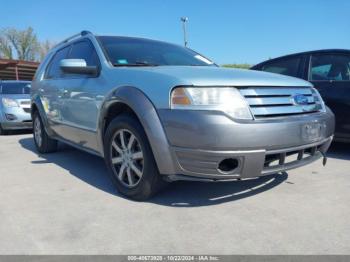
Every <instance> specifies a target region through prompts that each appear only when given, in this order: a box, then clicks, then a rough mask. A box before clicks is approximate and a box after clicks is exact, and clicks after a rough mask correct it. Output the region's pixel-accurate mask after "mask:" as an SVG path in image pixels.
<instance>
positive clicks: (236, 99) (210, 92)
mask: <svg viewBox="0 0 350 262" xmlns="http://www.w3.org/2000/svg"><path fill="white" fill-rule="evenodd" d="M171 108H172V109H190V110H218V111H222V112H225V113H226V114H228V115H230V116H231V117H233V118H237V119H252V114H251V113H250V110H249V106H248V104H247V102H246V100H245V99H244V98H243V97H242V96H241V94H240V92H239V91H238V90H237V89H236V88H233V87H186V88H185V87H179V88H175V89H174V90H173V91H172V93H171Z"/></svg>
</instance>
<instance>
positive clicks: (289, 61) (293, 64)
mask: <svg viewBox="0 0 350 262" xmlns="http://www.w3.org/2000/svg"><path fill="white" fill-rule="evenodd" d="M300 62H301V58H300V57H293V58H286V59H281V60H277V61H272V62H268V63H266V64H265V65H264V66H263V67H262V71H266V72H270V73H276V74H282V75H288V76H295V77H298V72H299V66H300Z"/></svg>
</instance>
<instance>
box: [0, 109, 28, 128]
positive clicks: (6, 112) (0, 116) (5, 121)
mask: <svg viewBox="0 0 350 262" xmlns="http://www.w3.org/2000/svg"><path fill="white" fill-rule="evenodd" d="M0 124H1V127H2V128H3V129H5V130H16V129H31V128H32V117H31V114H30V112H26V111H24V109H23V108H21V107H13V108H5V109H4V108H3V110H2V112H1V113H0Z"/></svg>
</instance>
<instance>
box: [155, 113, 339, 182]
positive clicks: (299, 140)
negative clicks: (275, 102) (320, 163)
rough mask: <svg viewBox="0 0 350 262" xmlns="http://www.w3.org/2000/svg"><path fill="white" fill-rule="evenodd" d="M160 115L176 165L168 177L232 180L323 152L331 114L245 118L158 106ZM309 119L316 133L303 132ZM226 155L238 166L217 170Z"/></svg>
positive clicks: (330, 129) (270, 171)
mask: <svg viewBox="0 0 350 262" xmlns="http://www.w3.org/2000/svg"><path fill="white" fill-rule="evenodd" d="M159 115H160V118H161V120H162V123H163V126H164V129H165V132H166V134H167V137H168V140H169V143H170V144H171V152H172V158H173V161H174V166H175V167H176V169H177V170H176V174H173V175H169V176H168V178H169V179H170V180H206V181H207V180H211V181H217V180H234V179H238V178H252V177H258V176H262V175H268V174H273V173H278V172H281V171H285V170H288V169H292V168H296V167H299V166H303V165H306V164H309V163H311V162H313V161H315V160H317V159H319V158H321V157H322V155H323V154H325V153H326V152H327V150H328V148H329V146H330V144H331V141H332V138H333V132H334V116H333V114H332V112H331V111H329V110H328V111H327V112H326V113H322V114H321V113H320V114H318V113H317V114H309V115H303V116H293V117H288V118H281V119H277V118H276V119H269V120H258V121H245V122H243V121H242V122H237V121H234V120H232V119H230V118H229V117H227V116H226V115H224V114H221V113H220V112H198V111H195V112H189V111H180V110H173V111H171V110H160V112H159ZM310 124H312V125H317V127H318V128H319V133H318V136H317V137H310V136H305V132H304V130H305V127H306V126H309V125H310ZM291 157H294V158H295V159H292V160H290V158H291ZM227 158H234V159H236V160H238V167H237V168H235V169H234V170H233V171H232V172H228V173H223V172H220V171H219V170H218V163H219V162H220V161H222V160H224V159H227ZM276 162H277V164H276Z"/></svg>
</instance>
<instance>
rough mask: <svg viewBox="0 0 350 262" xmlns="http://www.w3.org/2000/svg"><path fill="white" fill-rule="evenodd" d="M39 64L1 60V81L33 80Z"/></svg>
mask: <svg viewBox="0 0 350 262" xmlns="http://www.w3.org/2000/svg"><path fill="white" fill-rule="evenodd" d="M38 66H39V63H38V62H29V61H23V60H11V59H0V80H30V81H31V80H32V79H33V77H34V74H35V72H36V70H37V68H38Z"/></svg>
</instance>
